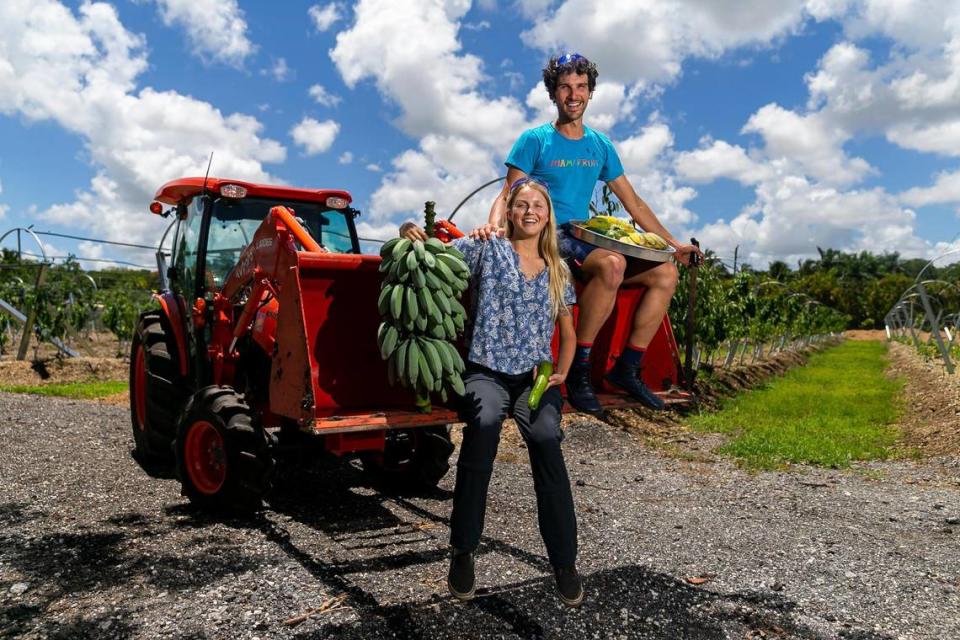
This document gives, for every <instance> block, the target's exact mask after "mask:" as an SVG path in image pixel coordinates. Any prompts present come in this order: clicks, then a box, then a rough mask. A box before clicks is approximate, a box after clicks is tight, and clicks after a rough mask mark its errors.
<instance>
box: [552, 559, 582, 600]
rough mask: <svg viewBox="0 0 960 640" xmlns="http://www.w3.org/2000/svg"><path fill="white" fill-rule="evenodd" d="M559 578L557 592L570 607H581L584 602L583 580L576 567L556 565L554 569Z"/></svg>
mask: <svg viewBox="0 0 960 640" xmlns="http://www.w3.org/2000/svg"><path fill="white" fill-rule="evenodd" d="M553 573H554V575H555V576H556V578H557V593H558V594H559V596H560V600H561V601H563V604H565V605H567V606H568V607H579V606H580V603H582V602H583V581H582V580H580V574H579V573H577V568H576V567H575V566H574V567H556V568H554V570H553Z"/></svg>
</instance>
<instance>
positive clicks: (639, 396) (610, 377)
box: [606, 365, 667, 411]
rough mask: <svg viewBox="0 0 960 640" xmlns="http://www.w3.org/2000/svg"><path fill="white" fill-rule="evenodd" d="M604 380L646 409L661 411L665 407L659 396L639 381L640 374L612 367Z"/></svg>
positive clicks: (635, 371) (623, 368)
mask: <svg viewBox="0 0 960 640" xmlns="http://www.w3.org/2000/svg"><path fill="white" fill-rule="evenodd" d="M606 380H607V382H609V383H610V384H612V385H615V386H617V387H620V388H621V389H623V390H624V391H626V392H627V393H629V394H630V396H631V397H632V398H634V399H635V400H639V401H640V402H641V403H643V405H644V406H646V407H649V408H651V409H654V410H656V411H663V409H664V407H666V406H667V405H666V403H664V401H663V399H662V398H660V396H658V395H657V394H655V393H654V392H653V391H650V387H648V386H647V385H645V384H643V381H641V380H640V372H639V371H637V370H634V371H630V370H628V369H626V368H625V367H620V366H616V365H614V367H613V369H611V370H610V373H608V374H607V376H606Z"/></svg>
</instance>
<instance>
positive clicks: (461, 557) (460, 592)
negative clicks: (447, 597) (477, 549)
mask: <svg viewBox="0 0 960 640" xmlns="http://www.w3.org/2000/svg"><path fill="white" fill-rule="evenodd" d="M474 582H475V579H474V576H473V554H472V553H470V552H469V551H457V550H456V549H454V550H453V556H452V557H451V558H450V573H448V574H447V588H449V589H450V593H452V594H453V597H455V598H457V599H459V600H470V599H471V598H473V594H474V593H476V591H477V587H476V584H474Z"/></svg>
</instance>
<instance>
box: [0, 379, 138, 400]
mask: <svg viewBox="0 0 960 640" xmlns="http://www.w3.org/2000/svg"><path fill="white" fill-rule="evenodd" d="M126 390H127V381H126V380H106V381H98V382H65V383H51V384H0V391H6V392H7V393H34V394H37V395H40V396H59V397H64V398H78V399H80V400H96V399H97V398H105V397H107V396H112V395H114V394H117V393H120V392H121V391H126Z"/></svg>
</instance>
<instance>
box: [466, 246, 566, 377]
mask: <svg viewBox="0 0 960 640" xmlns="http://www.w3.org/2000/svg"><path fill="white" fill-rule="evenodd" d="M453 246H454V247H456V248H457V249H459V250H460V251H461V252H462V253H463V255H464V259H465V261H466V263H467V267H469V269H470V272H471V274H472V275H471V276H470V297H471V301H472V304H471V307H472V309H473V314H472V315H473V321H472V323H471V328H470V329H469V330H468V332H467V341H468V343H469V345H470V347H469V352H468V353H467V359H468V360H469V361H470V362H474V363H476V364H479V365H481V366H484V367H487V368H488V369H493V370H494V371H499V372H500V373H508V374H518V373H526V372H528V371H531V370H532V369H533V368H534V367H535V366H536V365H538V364H540V362H541V361H543V360H550V361H551V362H552V361H553V354H552V352H551V350H550V342H551V341H552V340H553V332H554V329H555V328H556V317H554V315H553V312H552V307H551V304H550V289H549V287H548V285H549V283H550V276H549V272H548V271H547V269H546V268H544V269H543V271H541V272H540V273H539V274H538V275H536V276H535V277H534V278H533V279H531V280H528V279H527V277H526V276H525V275H524V274H523V271H521V270H520V256H518V255H517V252H516V251H514V249H513V245H512V244H510V241H509V240H507V239H506V238H494V239H493V240H488V241H486V242H484V241H482V240H472V239H470V238H459V239H457V240H454V241H453ZM563 301H564V304H566V305H572V304H573V303H574V302H576V294H575V293H574V291H573V284H572V283H571V282H570V281H569V280H568V282H567V287H566V289H565V290H564V296H563Z"/></svg>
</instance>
